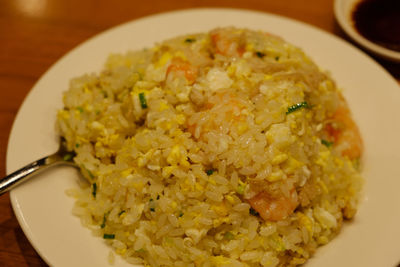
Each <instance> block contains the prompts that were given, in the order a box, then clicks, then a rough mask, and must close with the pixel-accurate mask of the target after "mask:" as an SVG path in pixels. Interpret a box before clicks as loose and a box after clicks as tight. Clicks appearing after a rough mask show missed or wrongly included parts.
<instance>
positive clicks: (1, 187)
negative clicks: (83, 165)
mask: <svg viewBox="0 0 400 267" xmlns="http://www.w3.org/2000/svg"><path fill="white" fill-rule="evenodd" d="M74 157H75V152H73V151H68V150H67V148H66V141H65V139H63V138H61V142H60V148H59V149H58V151H57V152H56V153H54V154H52V155H49V156H47V157H44V158H41V159H39V160H37V161H34V162H32V163H30V164H28V165H26V166H24V167H22V168H21V169H19V170H17V171H15V172H13V173H11V174H10V175H7V176H6V177H4V178H2V179H0V195H2V194H4V193H5V192H7V191H8V190H10V189H12V188H14V187H15V186H17V185H18V184H20V183H22V182H24V181H26V180H28V179H30V178H31V177H32V176H34V175H36V174H38V173H40V172H41V171H43V170H45V169H47V168H48V167H51V166H55V165H59V164H67V165H70V166H74V167H78V165H76V164H75V163H74V161H73V159H74Z"/></svg>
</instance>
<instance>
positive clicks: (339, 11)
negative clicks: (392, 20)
mask: <svg viewBox="0 0 400 267" xmlns="http://www.w3.org/2000/svg"><path fill="white" fill-rule="evenodd" d="M361 1H362V0H335V4H334V11H335V17H336V20H337V21H338V22H339V25H340V27H342V29H343V30H344V31H345V32H346V33H347V35H348V36H350V38H351V39H353V40H354V41H355V42H357V43H359V44H360V45H361V46H363V47H364V48H365V49H367V50H368V51H370V52H372V53H374V54H375V55H377V56H380V57H382V58H385V59H389V60H391V61H396V62H400V52H396V51H393V50H390V49H388V48H386V47H383V46H380V45H378V44H376V43H373V42H371V41H370V40H368V39H367V38H365V37H364V36H362V35H361V34H359V33H358V31H357V30H356V29H355V28H354V22H353V20H352V17H351V16H352V12H353V10H354V7H355V5H356V4H357V3H359V2H361Z"/></svg>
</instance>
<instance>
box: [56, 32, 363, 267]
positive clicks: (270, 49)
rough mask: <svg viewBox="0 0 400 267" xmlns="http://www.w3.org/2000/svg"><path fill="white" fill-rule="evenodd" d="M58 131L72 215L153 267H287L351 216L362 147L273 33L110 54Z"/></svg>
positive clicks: (306, 63)
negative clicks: (69, 157) (69, 165)
mask: <svg viewBox="0 0 400 267" xmlns="http://www.w3.org/2000/svg"><path fill="white" fill-rule="evenodd" d="M63 101H64V108H63V109H62V110H60V111H59V112H58V117H57V128H58V129H59V132H60V135H61V136H63V137H64V138H65V139H66V140H67V144H68V148H69V149H70V150H71V151H75V152H76V156H75V158H74V161H75V162H76V163H77V164H78V165H79V166H80V170H81V173H82V175H83V176H84V177H85V178H86V179H85V182H82V184H81V189H79V190H69V191H68V194H69V195H70V196H73V197H75V198H76V202H75V206H74V209H73V214H74V215H76V216H79V218H80V220H81V222H82V224H83V225H84V226H85V227H87V228H89V229H90V230H91V231H92V232H93V234H94V235H95V236H97V237H99V238H102V239H104V242H106V243H107V244H108V245H109V246H110V247H111V248H112V251H113V252H110V255H109V259H110V261H111V262H113V259H114V255H115V254H117V255H120V256H122V257H123V258H124V259H125V260H126V261H128V262H129V263H132V264H139V265H140V264H143V265H151V266H295V265H300V264H303V263H304V262H306V261H307V259H308V258H310V257H311V256H312V254H313V253H314V252H315V250H316V249H317V248H318V247H319V246H321V245H324V244H327V243H328V242H329V241H330V240H331V239H332V238H334V237H335V236H336V235H337V234H338V232H339V231H340V228H341V226H342V224H343V222H344V221H345V220H349V219H351V218H352V217H353V216H354V215H355V213H356V208H357V202H358V198H359V192H360V189H361V185H362V178H361V176H360V158H361V156H362V140H361V137H360V133H359V130H358V128H357V126H356V124H355V122H354V121H353V119H352V117H351V114H350V111H349V108H348V105H347V103H346V101H345V99H344V97H343V96H342V93H341V91H340V90H339V89H338V87H337V86H336V85H335V82H334V81H333V80H332V78H330V77H329V75H328V74H326V73H324V72H323V71H321V70H320V69H319V68H318V67H317V66H316V65H315V64H314V63H313V61H312V60H311V59H310V58H309V57H307V56H306V55H305V54H304V52H303V51H302V50H301V49H299V48H297V47H295V46H293V45H291V44H289V43H287V42H285V41H284V40H283V39H281V38H280V37H277V36H274V35H272V34H268V33H264V32H259V31H252V30H247V29H237V28H218V29H214V30H212V31H210V32H208V33H201V34H191V35H186V36H181V37H177V38H174V39H170V40H167V41H164V42H162V43H159V44H156V45H155V46H154V47H152V48H149V49H143V50H141V51H134V52H127V53H126V54H112V55H110V56H109V58H108V60H107V62H106V64H105V67H104V70H103V71H102V72H101V73H99V74H86V75H83V76H81V77H78V78H75V79H73V80H72V81H71V83H70V87H69V89H68V91H66V92H65V94H64V98H63Z"/></svg>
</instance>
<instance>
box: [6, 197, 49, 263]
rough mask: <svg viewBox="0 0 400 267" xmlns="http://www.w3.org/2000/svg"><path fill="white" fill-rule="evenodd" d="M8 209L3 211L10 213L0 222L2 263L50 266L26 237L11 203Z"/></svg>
mask: <svg viewBox="0 0 400 267" xmlns="http://www.w3.org/2000/svg"><path fill="white" fill-rule="evenodd" d="M3 208H4V207H3ZM7 209H8V211H4V210H3V211H2V212H3V214H9V215H8V218H7V217H6V218H5V220H4V221H2V222H1V223H0V237H1V238H0V265H1V266H21V267H24V266H29V267H31V266H32V267H45V266H48V265H47V264H46V263H45V262H44V261H43V260H42V259H41V258H40V256H39V255H38V254H37V252H36V251H35V249H34V248H33V247H32V245H31V244H30V243H29V241H28V239H27V238H26V237H25V234H24V232H23V231H22V229H21V227H20V226H19V224H18V221H17V219H16V217H15V216H14V213H13V211H12V210H11V205H8V207H7ZM10 215H11V216H10Z"/></svg>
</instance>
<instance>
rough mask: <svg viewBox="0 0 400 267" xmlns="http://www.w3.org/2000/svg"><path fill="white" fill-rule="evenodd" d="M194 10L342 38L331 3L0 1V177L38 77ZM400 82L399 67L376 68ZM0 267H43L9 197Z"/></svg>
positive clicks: (0, 201)
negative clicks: (85, 49)
mask: <svg viewBox="0 0 400 267" xmlns="http://www.w3.org/2000/svg"><path fill="white" fill-rule="evenodd" d="M193 7H233V8H245V9H252V10H258V11H265V12H269V13H274V14H278V15H282V16H286V17H290V18H293V19H296V20H300V21H303V22H306V23H309V24H312V25H314V26H316V27H318V28H321V29H323V30H325V31H328V32H331V33H333V34H335V35H337V36H339V37H342V38H346V37H345V35H344V34H343V32H342V31H341V30H340V29H339V26H338V25H337V23H336V22H335V19H334V15H333V0H303V1H298V0H280V1H276V0H246V1H240V0H187V1H179V0H147V1H136V0H115V1H110V0H0V176H1V177H2V176H5V174H6V171H5V160H6V149H7V142H8V137H9V134H10V130H11V126H12V123H13V120H14V118H15V115H16V113H17V111H18V109H19V107H20V105H21V103H22V101H23V100H24V98H25V96H26V95H27V93H28V92H29V90H30V89H31V88H32V86H33V85H34V83H35V82H36V81H37V80H38V79H39V77H40V76H41V75H42V74H43V73H44V72H45V71H46V70H47V69H48V68H49V67H50V66H51V65H52V64H53V63H55V62H56V61H57V60H58V59H59V58H60V57H61V56H62V55H64V54H65V53H66V52H68V51H69V50H71V49H72V48H74V47H75V46H76V45H78V44H79V43H81V42H83V41H85V40H86V39H88V38H89V37H91V36H94V35H95V34H97V33H99V32H101V31H103V30H105V29H108V28H110V27H113V26H115V25H118V24H120V23H123V22H126V21H130V20H133V19H137V18H140V17H144V16H147V15H150V14H155V13H160V12H165V11H171V10H178V9H186V8H193ZM380 63H381V64H382V65H383V66H384V67H385V68H386V69H387V70H388V71H389V72H390V73H391V74H392V75H393V76H394V77H395V78H396V79H397V80H399V81H400V65H399V64H393V63H388V62H380ZM0 266H47V265H46V263H45V262H44V261H43V260H42V259H41V258H40V256H39V255H38V254H37V253H36V252H35V250H34V249H33V247H32V246H31V245H30V243H29V241H28V240H27V238H26V237H25V235H24V233H23V232H22V230H21V228H20V227H19V225H18V222H17V219H16V217H15V215H14V213H13V211H12V208H11V205H10V200H9V194H8V193H7V194H4V195H2V196H0Z"/></svg>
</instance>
